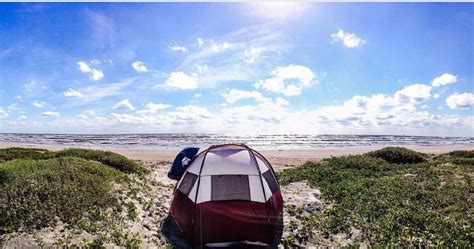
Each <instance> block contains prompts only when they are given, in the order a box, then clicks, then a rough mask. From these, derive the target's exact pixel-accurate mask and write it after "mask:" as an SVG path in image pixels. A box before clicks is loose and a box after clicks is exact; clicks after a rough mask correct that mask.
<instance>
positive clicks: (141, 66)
mask: <svg viewBox="0 0 474 249" xmlns="http://www.w3.org/2000/svg"><path fill="white" fill-rule="evenodd" d="M132 67H133V69H135V71H137V72H139V73H144V72H146V71H148V69H147V68H146V66H145V63H143V61H135V62H133V63H132Z"/></svg>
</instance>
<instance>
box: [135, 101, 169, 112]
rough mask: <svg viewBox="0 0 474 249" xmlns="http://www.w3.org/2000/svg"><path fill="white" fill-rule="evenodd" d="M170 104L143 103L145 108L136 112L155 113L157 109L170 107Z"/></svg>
mask: <svg viewBox="0 0 474 249" xmlns="http://www.w3.org/2000/svg"><path fill="white" fill-rule="evenodd" d="M170 107H171V105H167V104H160V103H158V104H155V103H148V104H146V105H145V108H144V109H143V110H141V111H137V113H156V112H158V111H159V110H164V109H167V108H170Z"/></svg>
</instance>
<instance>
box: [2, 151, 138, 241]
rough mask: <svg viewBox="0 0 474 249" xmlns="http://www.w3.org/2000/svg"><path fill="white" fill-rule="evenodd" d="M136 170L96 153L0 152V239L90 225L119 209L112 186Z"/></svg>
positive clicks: (125, 162)
mask: <svg viewBox="0 0 474 249" xmlns="http://www.w3.org/2000/svg"><path fill="white" fill-rule="evenodd" d="M140 172H143V169H142V167H141V165H140V164H138V163H136V162H134V161H131V160H129V159H127V158H126V157H124V156H121V155H118V154H115V153H112V152H103V151H96V150H84V149H66V150H62V151H58V152H53V151H48V150H42V149H25V148H8V149H2V150H0V213H1V214H2V215H0V235H1V234H4V233H9V232H13V231H20V230H21V231H29V230H32V229H39V228H43V227H47V226H50V225H53V224H55V223H56V222H58V221H61V222H63V223H66V224H68V225H71V226H80V225H81V224H92V223H94V222H96V221H100V220H101V219H102V218H103V212H104V211H105V210H106V209H109V210H110V209H120V208H121V207H120V206H119V202H118V200H117V196H116V195H115V193H114V189H113V184H114V183H116V182H122V181H124V180H126V179H127V178H126V174H128V173H140Z"/></svg>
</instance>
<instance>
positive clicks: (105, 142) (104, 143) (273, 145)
mask: <svg viewBox="0 0 474 249" xmlns="http://www.w3.org/2000/svg"><path fill="white" fill-rule="evenodd" d="M0 143H3V144H25V145H26V144H32V145H49V146H57V145H59V146H66V147H85V148H87V147H94V148H182V147H185V146H198V147H201V148H204V147H207V146H209V145H212V144H223V143H244V144H247V145H248V146H251V147H253V148H256V149H316V148H317V149H322V148H327V149H331V148H355V147H385V146H407V147H410V146H457V145H459V146H463V145H464V146H466V145H468V146H474V138H473V137H441V136H392V135H296V134H278V135H276V134H275V135H247V136H238V135H222V134H180V133H157V134H113V135H111V134H102V135H96V134H94V135H78V134H20V133H15V134H13V133H3V134H0Z"/></svg>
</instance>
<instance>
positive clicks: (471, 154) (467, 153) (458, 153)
mask: <svg viewBox="0 0 474 249" xmlns="http://www.w3.org/2000/svg"><path fill="white" fill-rule="evenodd" d="M446 154H447V155H449V156H452V157H462V158H474V150H455V151H451V152H449V153H446Z"/></svg>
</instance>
